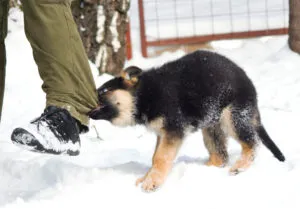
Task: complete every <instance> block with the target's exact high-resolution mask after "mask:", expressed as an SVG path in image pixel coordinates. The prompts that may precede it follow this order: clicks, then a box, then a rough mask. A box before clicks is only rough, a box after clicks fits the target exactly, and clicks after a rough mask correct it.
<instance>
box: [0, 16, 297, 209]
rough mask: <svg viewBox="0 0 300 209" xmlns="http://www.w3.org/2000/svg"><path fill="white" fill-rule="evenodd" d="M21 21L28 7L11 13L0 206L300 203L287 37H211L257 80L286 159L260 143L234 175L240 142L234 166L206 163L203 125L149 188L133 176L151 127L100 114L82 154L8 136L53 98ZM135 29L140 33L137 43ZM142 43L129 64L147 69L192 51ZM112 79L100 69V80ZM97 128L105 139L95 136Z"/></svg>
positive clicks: (292, 65)
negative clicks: (46, 151)
mask: <svg viewBox="0 0 300 209" xmlns="http://www.w3.org/2000/svg"><path fill="white" fill-rule="evenodd" d="M21 20H22V15H21V13H20V12H12V13H11V16H10V20H9V30H10V33H9V35H8V37H7V40H6V44H7V58H8V64H7V83H6V94H5V101H4V113H3V118H2V123H1V125H0V208H16V209H19V208H22V209H25V208H30V209H34V208H45V209H46V208H74V207H75V208H77V207H78V208H82V207H84V208H132V209H135V208H172V207H178V208H179V207H181V208H183V207H184V208H205V209H212V208H215V209H219V208H230V209H237V208H239V209H240V208H243V209H247V208H249V209H250V208H251V209H253V208H263V209H277V208H278V209H282V208H284V209H299V208H300V201H299V197H300V141H299V134H298V128H299V127H298V126H299V116H300V109H299V107H300V70H299V66H300V57H299V55H298V54H295V53H293V52H291V51H290V50H289V48H288V47H287V36H279V37H265V38H259V39H249V40H234V41H217V42H213V43H212V45H213V47H214V48H215V50H216V51H218V52H220V53H222V54H224V55H226V56H228V57H230V58H231V59H233V60H234V61H236V62H237V63H238V64H239V65H241V66H242V67H243V68H244V69H245V70H246V72H247V74H248V75H249V76H250V78H251V79H252V80H253V81H254V83H255V85H256V87H257V91H258V94H259V106H260V109H261V113H262V120H263V123H264V124H265V127H266V129H267V130H268V132H269V134H270V135H271V137H272V138H273V140H274V141H275V142H276V143H277V144H278V146H279V147H280V148H281V150H282V151H283V152H284V154H285V155H286V158H287V161H286V162H284V163H280V162H278V161H277V160H276V159H275V158H274V157H273V156H272V154H271V153H270V152H269V151H268V150H267V149H266V148H265V147H261V148H260V149H259V151H258V156H257V158H256V160H255V162H254V164H253V166H252V167H251V168H250V169H249V170H248V171H246V172H244V173H241V174H239V175H237V176H230V175H229V173H228V169H229V167H230V165H232V164H233V162H234V161H235V160H236V159H237V158H238V156H239V153H240V147H239V145H238V144H237V143H236V142H234V141H233V140H230V144H229V153H230V158H231V160H230V163H229V165H228V166H226V167H225V168H213V167H206V166H205V165H204V162H205V161H206V160H207V158H208V154H207V151H206V149H205V148H204V145H203V141H202V135H201V133H200V132H197V133H195V134H193V135H191V136H190V137H188V138H187V139H186V142H185V143H184V145H183V147H182V149H181V151H180V153H179V154H178V157H177V159H176V162H175V163H174V167H173V170H172V172H171V173H170V175H169V178H168V180H167V182H166V183H165V184H164V185H163V187H162V188H161V189H159V190H158V191H157V192H155V193H144V192H142V191H141V189H140V188H139V187H136V186H135V185H134V183H135V180H136V179H137V178H138V177H140V176H142V175H143V174H144V173H145V172H146V171H147V169H148V168H149V167H150V166H151V157H152V154H153V150H154V146H155V136H154V135H153V134H151V133H149V132H147V131H146V130H145V129H144V128H143V127H133V128H116V127H113V126H112V125H111V124H109V123H107V122H103V121H97V122H95V121H93V122H92V124H91V131H90V132H89V133H88V134H85V135H82V137H81V140H82V150H81V154H80V155H79V156H77V157H62V156H52V155H41V154H36V153H31V152H28V151H25V150H21V149H19V148H18V147H15V146H14V145H13V144H12V143H11V142H10V133H11V132H12V130H13V128H14V127H16V126H18V125H21V124H24V123H26V122H28V121H29V120H31V119H33V118H34V117H36V116H39V115H40V114H41V112H42V111H43V108H44V104H45V95H44V93H43V92H42V90H41V88H40V86H41V84H42V82H41V80H40V78H39V75H38V71H37V68H36V66H35V64H34V61H33V58H32V55H31V48H30V46H29V44H28V42H27V41H26V38H25V35H24V31H23V23H22V21H21ZM136 36H137V34H136V33H133V40H136V39H135V38H136ZM137 46H138V44H136V43H135V42H134V48H135V52H134V55H135V57H134V59H133V60H131V61H130V62H128V63H126V65H131V64H135V65H138V66H141V67H143V68H148V67H151V66H153V65H160V64H162V63H164V62H167V61H168V60H172V59H176V58H178V57H180V56H182V55H183V54H184V52H182V51H177V52H175V53H164V54H163V55H162V56H160V57H158V58H151V59H143V58H141V57H140V56H139V52H138V50H137V49H138V47H137ZM93 70H94V72H95V69H93ZM95 75H96V73H95ZM109 78H110V76H108V75H105V76H102V77H96V76H95V79H96V82H97V85H100V84H101V83H103V82H104V81H106V80H107V79H109ZM94 126H95V127H96V128H97V130H98V132H99V135H100V137H101V138H102V140H99V139H97V137H96V132H95V129H94Z"/></svg>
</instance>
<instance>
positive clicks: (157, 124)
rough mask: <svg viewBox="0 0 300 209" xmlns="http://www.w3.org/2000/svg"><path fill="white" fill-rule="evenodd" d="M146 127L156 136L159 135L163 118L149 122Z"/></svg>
mask: <svg viewBox="0 0 300 209" xmlns="http://www.w3.org/2000/svg"><path fill="white" fill-rule="evenodd" d="M147 126H148V128H149V129H151V130H152V131H154V132H155V133H156V134H160V133H161V132H162V130H163V127H164V118H163V117H158V118H155V119H154V120H152V121H150V123H149V124H148V125H147Z"/></svg>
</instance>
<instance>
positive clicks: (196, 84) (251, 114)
mask: <svg viewBox="0 0 300 209" xmlns="http://www.w3.org/2000/svg"><path fill="white" fill-rule="evenodd" d="M97 91H98V96H99V106H98V107H97V108H96V109H95V110H93V111H91V112H90V114H89V116H90V117H91V118H92V119H96V120H99V119H103V120H108V121H111V122H112V123H113V124H115V125H118V126H131V125H135V124H143V125H145V126H146V127H147V128H148V129H150V130H153V131H154V132H155V133H156V134H157V144H156V148H155V152H154V155H153V159H152V167H151V168H150V169H149V171H148V172H147V174H146V175H145V176H144V177H142V178H140V179H138V180H137V182H136V183H137V184H139V183H142V188H143V189H144V190H146V191H151V190H154V189H156V188H157V187H159V186H160V185H162V184H163V182H164V181H165V179H166V177H167V175H168V173H169V172H170V169H171V168H172V163H173V160H174V159H175V157H176V153H177V152H178V150H179V148H180V145H181V144H182V142H183V139H184V138H185V136H186V135H187V134H188V133H190V132H193V131H196V130H198V129H202V133H203V138H204V143H205V146H206V148H207V150H208V152H209V160H208V162H207V163H206V164H207V165H213V166H218V167H221V166H224V165H225V164H226V163H227V161H228V153H227V149H226V144H227V138H228V137H233V138H234V139H236V140H237V141H238V142H239V143H240V144H241V147H242V152H241V156H240V159H238V160H237V162H236V163H235V164H234V165H233V166H232V167H231V169H230V172H231V173H233V174H237V173H239V172H240V171H243V170H245V169H247V168H248V167H249V166H250V164H251V163H252V161H253V160H254V157H255V148H256V146H257V144H258V142H259V140H260V141H262V143H263V144H264V145H265V146H266V147H267V148H268V149H269V150H270V151H271V152H272V153H273V154H274V156H275V157H276V158H277V159H278V160H279V161H284V160H285V157H284V156H283V154H282V153H281V151H280V150H279V149H278V147H277V146H276V145H275V144H274V142H273V141H272V140H271V138H270V137H269V136H268V134H267V132H266V130H265V129H264V127H263V125H262V123H261V119H260V114H259V110H258V106H257V96H256V90H255V87H254V85H253V84H252V82H251V80H250V79H249V78H248V77H247V75H246V73H245V72H244V71H243V70H242V69H241V68H240V67H239V66H237V65H236V64H235V63H233V62H232V61H230V60H229V59H227V58H226V57H224V56H222V55H219V54H217V53H213V52H209V51H196V52H193V53H191V54H188V55H186V56H184V57H182V58H180V59H178V60H175V61H172V62H169V63H166V64H164V65H162V66H161V67H157V68H153V69H150V70H147V71H142V70H141V69H139V68H138V67H129V68H127V69H125V70H124V71H123V72H122V74H121V76H120V77H116V78H113V79H112V80H109V81H108V82H106V83H105V84H104V85H102V86H101V87H100V88H99V89H98V90H97Z"/></svg>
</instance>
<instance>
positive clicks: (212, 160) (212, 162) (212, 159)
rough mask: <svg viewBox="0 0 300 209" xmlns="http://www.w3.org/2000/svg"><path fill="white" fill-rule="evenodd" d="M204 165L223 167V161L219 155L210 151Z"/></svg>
mask: <svg viewBox="0 0 300 209" xmlns="http://www.w3.org/2000/svg"><path fill="white" fill-rule="evenodd" d="M205 165H207V166H216V167H223V166H224V161H223V159H222V158H221V157H220V156H219V155H217V154H216V153H212V154H210V156H209V160H208V161H207V162H206V163H205Z"/></svg>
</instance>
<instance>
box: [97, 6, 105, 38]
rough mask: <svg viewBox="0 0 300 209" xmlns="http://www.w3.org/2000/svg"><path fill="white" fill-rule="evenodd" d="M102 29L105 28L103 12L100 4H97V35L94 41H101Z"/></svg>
mask: <svg viewBox="0 0 300 209" xmlns="http://www.w3.org/2000/svg"><path fill="white" fill-rule="evenodd" d="M104 29H105V14H104V8H103V6H102V5H99V6H98V10H97V35H96V41H97V42H98V43H101V42H102V41H103V39H104Z"/></svg>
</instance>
